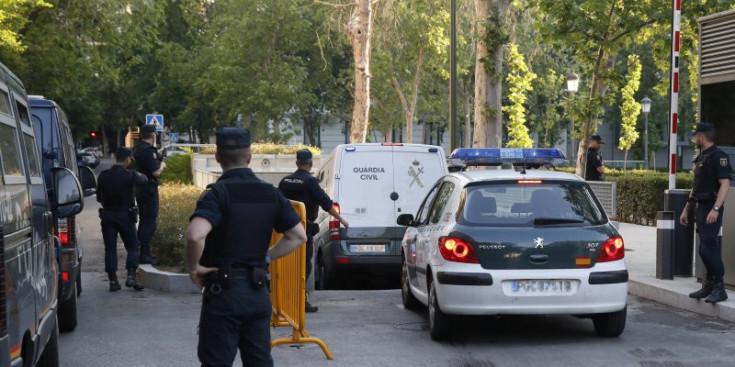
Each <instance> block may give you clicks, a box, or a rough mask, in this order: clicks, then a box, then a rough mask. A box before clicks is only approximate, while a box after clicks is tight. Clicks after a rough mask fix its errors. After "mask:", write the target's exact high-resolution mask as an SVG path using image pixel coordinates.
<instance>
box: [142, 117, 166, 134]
mask: <svg viewBox="0 0 735 367" xmlns="http://www.w3.org/2000/svg"><path fill="white" fill-rule="evenodd" d="M145 124H146V125H155V126H156V131H157V132H159V133H160V132H161V131H163V115H159V114H154V113H151V114H147V115H145Z"/></svg>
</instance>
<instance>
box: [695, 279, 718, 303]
mask: <svg viewBox="0 0 735 367" xmlns="http://www.w3.org/2000/svg"><path fill="white" fill-rule="evenodd" d="M713 287H714V282H713V281H711V280H703V281H702V288H701V289H700V290H698V291H696V292H692V293H689V298H696V299H702V298H706V297H707V296H709V295H710V293H712V288H713Z"/></svg>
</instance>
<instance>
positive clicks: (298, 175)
mask: <svg viewBox="0 0 735 367" xmlns="http://www.w3.org/2000/svg"><path fill="white" fill-rule="evenodd" d="M296 167H297V168H298V169H297V170H296V172H294V173H292V174H290V175H288V176H286V177H284V178H283V179H282V180H281V182H280V183H279V184H278V189H279V190H281V192H283V195H285V196H286V197H287V198H289V199H291V200H294V201H300V202H302V203H304V206H306V221H307V226H306V235H307V236H308V238H309V239H308V241H306V279H307V280H308V279H309V276H310V275H311V270H312V268H313V267H312V256H313V254H314V235H315V234H317V233H318V232H319V226H318V225H317V224H316V223H314V221H315V220H316V217H317V215H318V214H319V207H321V208H322V209H323V210H324V211H325V212H328V213H329V214H331V215H332V216H334V217H335V218H337V220H339V221H340V222H341V223H342V224H343V225H344V226H345V228H349V223H347V221H346V220H345V219H344V218H342V216H340V214H339V212H338V211H337V210H336V209H335V208H334V203H333V202H332V200H331V199H330V198H329V195H327V193H326V192H324V190H322V188H321V187H320V186H319V180H317V179H316V177H314V176H312V175H311V173H310V172H311V169H312V167H313V161H312V154H311V151H309V150H308V149H302V150H299V151H298V152H296ZM305 306H306V307H305V311H306V312H317V311H318V310H319V308H318V307H316V306H313V305H312V304H311V303H309V301H308V300H307V301H306V305H305Z"/></svg>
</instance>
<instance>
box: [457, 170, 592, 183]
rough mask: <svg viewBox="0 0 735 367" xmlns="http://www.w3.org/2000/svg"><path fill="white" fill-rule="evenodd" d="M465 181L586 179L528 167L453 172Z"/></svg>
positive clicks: (581, 180)
mask: <svg viewBox="0 0 735 367" xmlns="http://www.w3.org/2000/svg"><path fill="white" fill-rule="evenodd" d="M450 176H455V177H457V178H459V179H460V180H463V181H468V182H480V181H505V180H527V179H539V180H562V181H580V182H583V181H584V180H583V179H582V178H581V177H579V176H577V175H575V174H573V173H569V172H560V171H551V170H545V169H527V170H526V173H521V172H519V171H516V170H512V169H484V170H475V171H464V172H455V173H451V174H450Z"/></svg>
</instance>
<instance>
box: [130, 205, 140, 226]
mask: <svg viewBox="0 0 735 367" xmlns="http://www.w3.org/2000/svg"><path fill="white" fill-rule="evenodd" d="M128 217H130V221H131V222H133V223H138V207H137V206H134V207H132V208H130V209H128Z"/></svg>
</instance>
